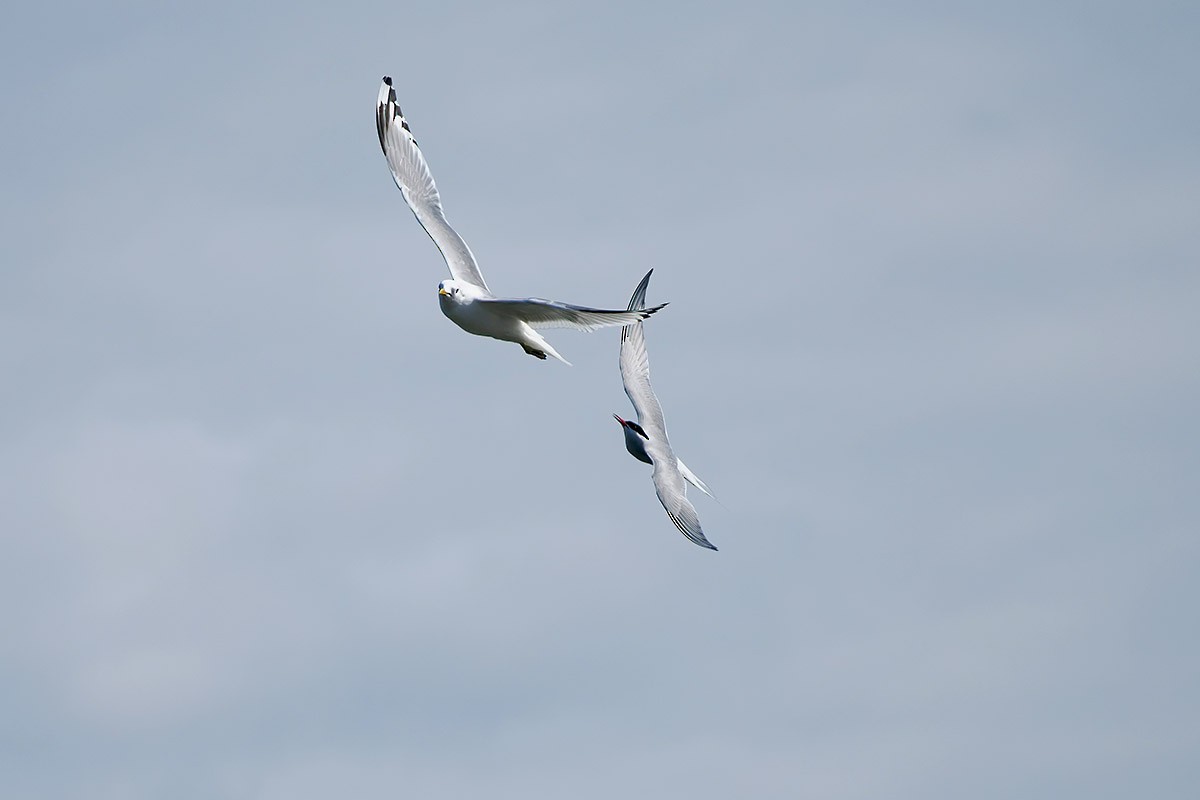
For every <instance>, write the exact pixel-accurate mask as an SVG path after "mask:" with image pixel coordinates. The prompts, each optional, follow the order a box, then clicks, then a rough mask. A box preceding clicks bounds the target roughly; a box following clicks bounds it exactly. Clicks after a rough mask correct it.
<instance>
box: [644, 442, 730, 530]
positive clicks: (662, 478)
mask: <svg viewBox="0 0 1200 800" xmlns="http://www.w3.org/2000/svg"><path fill="white" fill-rule="evenodd" d="M656 449H657V448H656ZM663 449H665V451H666V453H667V454H669V453H670V445H666V446H665V448H663ZM653 457H654V491H656V492H657V493H658V501H659V502H660V503H662V505H663V508H665V509H666V510H667V516H668V517H670V518H671V522H674V523H675V527H676V528H679V531H680V533H682V534H683V535H684V536H686V537H687V538H689V539H691V540H692V541H693V542H695V543H696V544H698V545H700V546H701V547H707V548H708V549H709V550H716V549H717V548H716V547H714V546H713V545H712V543H711V542H710V541H708V539H706V538H705V536H704V531H703V530H702V529H701V528H700V518H699V517H698V516H696V509H695V508H694V507H693V506H692V503H691V501H690V500H688V499H687V496H686V494H685V492H686V491H687V488H686V484H684V482H683V474H682V473H680V471H679V468H678V467H677V466H676V463H675V459H674V458H673V457H672V458H666V457H659V453H655V454H654V456H653Z"/></svg>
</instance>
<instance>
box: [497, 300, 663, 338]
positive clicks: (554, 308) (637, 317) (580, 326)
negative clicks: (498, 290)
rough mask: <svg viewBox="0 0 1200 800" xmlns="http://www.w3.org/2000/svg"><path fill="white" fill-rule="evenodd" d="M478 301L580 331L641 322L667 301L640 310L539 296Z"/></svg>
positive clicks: (542, 324) (539, 323)
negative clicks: (611, 309)
mask: <svg viewBox="0 0 1200 800" xmlns="http://www.w3.org/2000/svg"><path fill="white" fill-rule="evenodd" d="M476 302H477V303H483V304H485V305H486V306H487V307H488V308H490V309H493V310H494V311H496V312H498V313H501V314H506V315H509V316H512V317H516V318H517V319H520V320H523V321H524V322H525V323H526V324H528V325H529V327H531V328H535V329H536V328H575V329H576V330H581V331H594V330H596V329H597V328H607V327H609V326H611V325H628V324H629V323H630V322H638V323H639V324H640V321H641V320H643V319H645V318H646V317H648V316H650V315H651V314H653V313H655V312H656V311H659V310H661V309H662V308H663V307H664V306H666V305H667V304H666V303H663V304H662V305H661V306H655V307H654V308H647V309H640V310H637V311H609V310H606V309H603V308H587V307H586V306H573V305H571V304H570V303H559V302H557V301H554V300H543V299H542V298H540V297H528V298H525V299H516V298H488V299H486V300H477V301H476Z"/></svg>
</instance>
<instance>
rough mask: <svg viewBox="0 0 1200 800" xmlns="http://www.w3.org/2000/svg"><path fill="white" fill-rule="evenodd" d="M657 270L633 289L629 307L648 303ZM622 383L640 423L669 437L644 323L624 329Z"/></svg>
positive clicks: (654, 434) (656, 435)
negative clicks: (653, 378)
mask: <svg viewBox="0 0 1200 800" xmlns="http://www.w3.org/2000/svg"><path fill="white" fill-rule="evenodd" d="M653 273H654V270H650V272H647V273H646V276H645V277H644V278H642V282H641V283H639V284H638V285H637V288H636V289H634V290H633V297H631V298H630V299H629V310H630V311H637V310H639V309H641V308H644V307H645V305H646V287H647V286H648V285H649V283H650V276H651V275H652V274H653ZM621 382H622V383H623V384H625V394H627V395H629V402H631V403H633V409H634V411H636V412H637V418H638V424H640V425H641V426H642V427H643V428H645V429H646V431H647V432H648V433H649V434H650V436H651V437H653V438H662V439H664V440H665V439H666V438H667V424H666V420H665V419H663V411H662V406H661V405H659V403H658V398H657V397H655V395H654V389H652V388H651V386H650V357H649V356H648V355H646V337H645V335H644V334H643V333H642V323H641V322H635V323H633V324H632V325H626V326H625V327H623V328H621Z"/></svg>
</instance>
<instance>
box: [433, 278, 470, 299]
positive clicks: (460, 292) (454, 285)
mask: <svg viewBox="0 0 1200 800" xmlns="http://www.w3.org/2000/svg"><path fill="white" fill-rule="evenodd" d="M478 294H479V292H478V290H477V289H476V288H475V287H474V286H472V285H471V284H469V283H465V282H463V281H456V280H454V279H453V278H447V279H446V280H444V281H442V282H441V283H439V284H438V299H439V300H441V299H442V298H443V297H445V298H446V299H448V300H452V301H454V302H455V303H466V302H467V301H469V300H474V299H475V298H476V297H477V296H478Z"/></svg>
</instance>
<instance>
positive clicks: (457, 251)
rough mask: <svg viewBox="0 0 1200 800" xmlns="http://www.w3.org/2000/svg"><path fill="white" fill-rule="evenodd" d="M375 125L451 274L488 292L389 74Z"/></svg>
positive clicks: (398, 181) (398, 177)
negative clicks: (445, 206)
mask: <svg viewBox="0 0 1200 800" xmlns="http://www.w3.org/2000/svg"><path fill="white" fill-rule="evenodd" d="M375 127H376V128H377V129H378V131H379V144H380V146H381V147H382V148H383V155H384V158H386V159H387V163H388V167H390V168H391V170H392V177H393V178H395V180H396V185H397V186H399V187H400V192H401V194H403V195H404V200H405V202H407V203H408V207H409V208H411V209H412V211H413V214H415V215H416V216H417V222H420V223H421V227H422V228H424V229H425V232H426V233H428V234H429V238H430V239H433V243H434V244H436V245H437V247H438V249H439V250H441V251H442V257H443V258H445V259H446V266H448V267H450V274H451V275H452V276H453V277H454V278H455V280H460V281H466V282H467V283H472V284H474V285H476V286H478V287H479V288H481V289H483V290H484V291H488V287H487V284H486V283H485V282H484V280H483V274H482V273H481V272H480V271H479V265H478V264H476V263H475V256H473V255H471V248H469V247H467V243H466V242H464V241H463V239H462V237H461V236H459V235H458V234H457V233H456V232H455V231H454V228H451V227H450V223H449V222H447V221H446V215H445V214H444V213H443V212H442V198H441V197H440V196H439V195H438V190H437V186H436V185H435V184H434V182H433V175H432V174H430V172H429V165H428V164H426V163H425V157H424V156H422V155H421V148H419V147H417V140H416V139H414V138H413V135H412V131H410V130H409V128H408V123H407V122H406V121H405V120H404V115H403V114H401V113H400V106H398V105H396V90H395V89H393V88H392V79H391V78H388V77H386V76H385V77H384V79H383V83H382V84H381V85H380V87H379V102H378V105H377V106H376V109H375Z"/></svg>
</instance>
